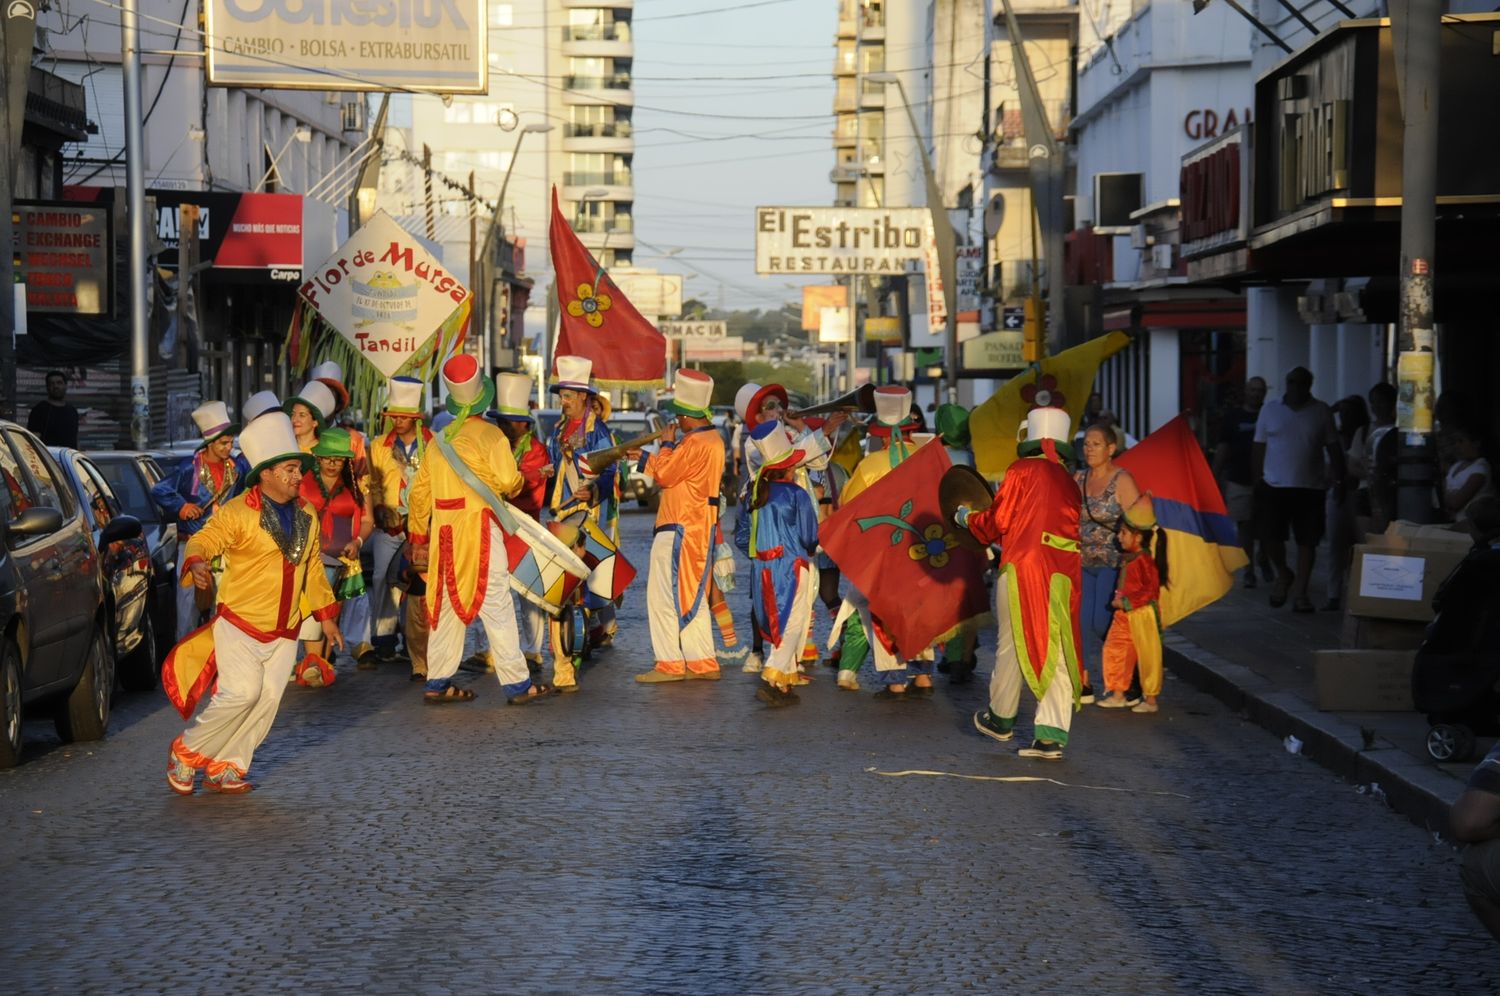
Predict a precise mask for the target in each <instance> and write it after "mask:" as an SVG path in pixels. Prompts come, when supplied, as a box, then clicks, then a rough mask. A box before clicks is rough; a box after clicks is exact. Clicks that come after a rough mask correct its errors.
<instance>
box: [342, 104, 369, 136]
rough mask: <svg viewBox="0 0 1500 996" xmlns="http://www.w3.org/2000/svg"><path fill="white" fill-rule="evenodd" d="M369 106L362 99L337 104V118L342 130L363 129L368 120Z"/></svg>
mask: <svg viewBox="0 0 1500 996" xmlns="http://www.w3.org/2000/svg"><path fill="white" fill-rule="evenodd" d="M368 117H369V108H368V107H367V106H366V104H365V102H364V101H363V100H347V101H345V102H344V103H342V104H340V105H339V120H340V122H341V123H342V124H341V126H342V128H343V129H344V131H364V130H365V128H366V127H367V125H368V123H369V121H368Z"/></svg>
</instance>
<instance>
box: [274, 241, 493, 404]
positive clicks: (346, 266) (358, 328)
mask: <svg viewBox="0 0 1500 996" xmlns="http://www.w3.org/2000/svg"><path fill="white" fill-rule="evenodd" d="M306 276H307V279H306V280H304V281H303V283H302V286H301V288H299V293H300V294H301V295H302V298H303V300H305V301H306V302H307V303H308V304H310V305H312V306H313V308H315V309H316V310H317V312H318V314H319V315H320V316H321V317H322V319H323V320H324V321H325V322H327V323H328V324H329V325H332V326H333V327H334V328H336V329H338V331H339V334H340V335H342V336H343V337H344V338H345V339H348V340H349V341H350V342H351V343H353V344H354V348H355V349H357V350H358V351H359V353H360V355H361V356H363V357H364V358H365V359H367V360H369V361H370V362H371V363H373V364H375V366H376V368H377V369H378V370H379V371H380V372H381V373H382V374H383V375H385V376H386V377H391V376H394V375H395V374H396V372H397V371H399V370H400V369H401V367H402V366H403V365H404V364H405V363H406V362H407V361H408V360H410V359H411V358H412V357H413V356H415V355H416V354H417V352H418V350H420V349H421V348H422V347H423V346H425V345H427V343H428V341H429V340H430V339H431V338H432V337H433V336H434V335H435V334H436V333H437V330H438V327H439V326H441V325H442V324H443V323H444V322H446V321H447V320H448V318H449V317H450V316H451V315H452V314H453V312H454V311H455V310H456V309H457V308H458V306H459V305H461V304H463V303H464V302H465V301H466V300H468V298H469V289H468V288H467V287H465V286H464V285H463V284H462V283H460V282H459V281H458V279H457V278H456V277H454V276H453V275H452V274H451V273H447V272H446V271H444V270H443V267H442V264H441V263H439V262H438V261H437V260H435V259H433V258H432V256H431V255H430V254H429V253H428V252H427V250H426V249H424V248H423V247H422V244H421V243H420V242H418V241H417V240H416V238H414V237H413V236H412V235H411V234H409V233H408V232H407V231H406V229H404V228H402V227H401V226H400V225H398V224H396V222H394V221H393V220H391V216H390V215H388V214H386V213H385V212H384V211H380V212H378V213H377V214H376V215H375V217H373V218H371V219H370V220H369V222H367V223H366V224H365V225H364V227H362V228H361V229H360V230H359V231H357V232H355V233H354V234H353V235H352V236H350V237H349V241H348V242H345V243H344V244H343V245H342V246H340V247H339V248H338V251H336V252H335V253H334V254H333V255H332V256H329V257H328V258H327V259H326V260H324V261H323V263H322V265H321V266H318V267H317V268H315V269H313V270H310V271H308V272H307V274H306Z"/></svg>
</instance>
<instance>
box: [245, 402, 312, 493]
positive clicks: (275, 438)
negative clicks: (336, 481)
mask: <svg viewBox="0 0 1500 996" xmlns="http://www.w3.org/2000/svg"><path fill="white" fill-rule="evenodd" d="M240 452H241V453H243V454H244V455H245V459H246V460H247V461H249V463H250V479H251V483H252V484H253V483H255V475H256V474H258V473H260V471H262V470H264V469H265V468H266V467H267V466H269V465H271V464H274V463H280V462H281V461H282V460H291V459H294V458H295V459H299V460H301V461H302V462H303V464H304V465H306V464H307V463H308V462H309V461H310V460H311V458H310V457H306V455H305V454H304V453H303V452H302V450H301V448H300V447H298V445H297V434H296V433H295V432H293V431H292V420H291V419H290V418H287V416H286V414H285V413H284V412H267V413H266V414H264V415H262V416H261V417H260V418H258V419H256V420H255V421H254V422H252V423H250V424H249V425H247V426H245V431H244V432H242V433H240Z"/></svg>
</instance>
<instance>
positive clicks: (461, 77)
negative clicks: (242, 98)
mask: <svg viewBox="0 0 1500 996" xmlns="http://www.w3.org/2000/svg"><path fill="white" fill-rule="evenodd" d="M204 9H205V11H206V14H207V23H206V25H205V27H206V34H205V37H204V47H205V49H206V52H207V61H208V82H209V83H211V84H214V85H216V86H254V87H291V88H311V89H316V90H390V89H408V90H435V91H438V92H441V93H485V92H487V91H488V90H489V67H488V64H487V59H488V56H487V48H488V46H487V44H486V43H487V40H488V38H489V35H488V33H487V32H486V30H485V3H484V0H206V2H205V3H204Z"/></svg>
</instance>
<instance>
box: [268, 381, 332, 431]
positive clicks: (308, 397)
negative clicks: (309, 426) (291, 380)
mask: <svg viewBox="0 0 1500 996" xmlns="http://www.w3.org/2000/svg"><path fill="white" fill-rule="evenodd" d="M294 404H302V405H306V406H307V407H309V408H311V409H313V414H315V415H317V417H318V419H319V421H322V422H327V421H328V420H329V419H331V418H333V413H334V412H335V411H337V410H338V401H337V400H336V399H335V398H334V396H333V391H332V390H330V389H329V387H328V385H327V384H323V383H320V382H319V381H316V380H310V381H308V382H307V383H306V384H303V385H302V390H300V391H298V392H297V393H296V394H295V395H293V396H292V397H290V398H288V399H287V400H286V404H284V405H282V406H281V407H282V410H283V411H285V412H286V413H287V414H288V415H290V414H291V413H292V405H294Z"/></svg>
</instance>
